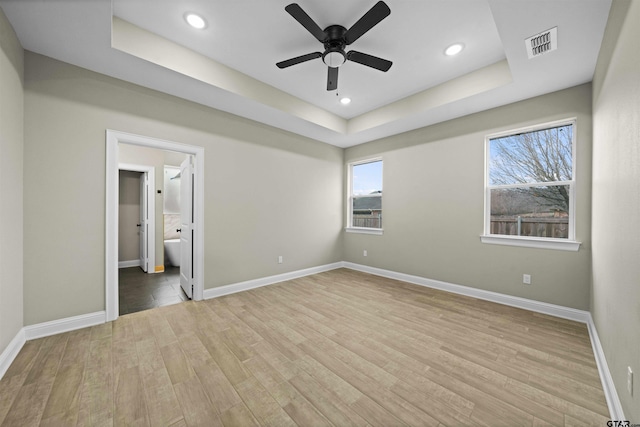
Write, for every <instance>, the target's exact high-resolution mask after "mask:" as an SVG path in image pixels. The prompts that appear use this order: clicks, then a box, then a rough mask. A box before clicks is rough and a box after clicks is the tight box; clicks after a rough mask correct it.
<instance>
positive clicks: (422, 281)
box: [344, 262, 589, 323]
mask: <svg viewBox="0 0 640 427" xmlns="http://www.w3.org/2000/svg"><path fill="white" fill-rule="evenodd" d="M344 267H345V268H350V269H352V270H357V271H362V272H364V273H369V274H374V275H376V276H382V277H387V278H389V279H395V280H401V281H403V282H408V283H413V284H414V285H420V286H426V287H428V288H433V289H440V290H442V291H447V292H451V293H454V294H459V295H465V296H468V297H473V298H477V299H482V300H486V301H492V302H496V303H498V304H503V305H508V306H511V307H517V308H522V309H525V310H529V311H534V312H536V313H543V314H548V315H550V316H555V317H561V318H563V319H569V320H575V321H576V322H581V323H587V320H588V317H589V312H588V311H585V310H577V309H575V308H570V307H563V306H561V305H556V304H549V303H546V302H541V301H535V300H530V299H527V298H520V297H514V296H511V295H505V294H500V293H497V292H491V291H485V290H483V289H476V288H471V287H469V286H463V285H455V284H453V283H447V282H441V281H439V280H432V279H426V278H424V277H420V276H413V275H411V274H405V273H397V272H395V271H390V270H383V269H381V268H376V267H369V266H366V265H360V264H354V263H352V262H344Z"/></svg>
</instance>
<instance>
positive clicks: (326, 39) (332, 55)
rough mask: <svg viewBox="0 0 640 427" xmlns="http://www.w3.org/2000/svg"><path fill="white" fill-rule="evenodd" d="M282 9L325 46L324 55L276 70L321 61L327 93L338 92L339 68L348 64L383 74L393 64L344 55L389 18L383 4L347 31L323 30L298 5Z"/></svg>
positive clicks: (282, 64)
mask: <svg viewBox="0 0 640 427" xmlns="http://www.w3.org/2000/svg"><path fill="white" fill-rule="evenodd" d="M284 9H285V10H286V11H287V12H288V13H289V15H291V16H292V17H293V18H294V19H295V20H296V21H298V22H299V23H300V25H302V26H303V27H304V28H305V29H306V30H307V31H309V33H311V35H313V36H314V37H315V38H316V39H317V40H318V41H319V42H320V43H322V44H323V45H324V52H312V53H308V54H306V55H301V56H297V57H295V58H291V59H287V60H286V61H281V62H278V63H277V64H276V66H277V67H278V68H281V69H282V68H287V67H290V66H292V65H296V64H300V63H302V62H306V61H310V60H312V59H316V58H322V62H324V64H325V65H327V67H328V72H327V90H336V89H338V68H339V67H340V66H342V65H343V64H344V63H345V62H347V61H352V62H357V63H359V64H361V65H365V66H367V67H370V68H374V69H376V70H380V71H383V72H386V71H388V70H389V68H391V65H392V64H393V63H392V62H391V61H387V60H386V59H382V58H378V57H376V56H373V55H369V54H366V53H362V52H357V51H355V50H351V51H349V52H346V51H345V48H346V46H348V45H350V44H351V43H353V42H355V41H356V40H358V39H359V38H360V37H362V36H363V35H364V34H365V33H366V32H367V31H369V30H370V29H371V28H373V27H374V26H376V25H377V24H378V23H380V21H382V20H383V19H384V18H386V17H387V16H389V15H390V14H391V10H390V9H389V6H387V5H386V3H385V2H383V1H379V2H378V3H376V4H375V5H374V6H373V7H372V8H371V9H369V11H368V12H367V13H365V14H364V15H363V16H362V18H360V19H359V20H358V21H357V22H356V23H355V24H353V26H351V28H349V29H346V28H345V27H343V26H342V25H330V26H328V27H327V28H325V29H324V30H322V29H321V28H320V27H319V26H318V24H316V23H315V21H314V20H313V19H311V17H310V16H309V15H307V13H306V12H305V11H304V10H303V9H302V8H301V7H300V6H299V5H298V4H297V3H291V4H290V5H288V6H287V7H285V8H284Z"/></svg>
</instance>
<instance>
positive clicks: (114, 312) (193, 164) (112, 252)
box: [105, 130, 204, 321]
mask: <svg viewBox="0 0 640 427" xmlns="http://www.w3.org/2000/svg"><path fill="white" fill-rule="evenodd" d="M121 144H128V145H133V146H139V147H147V148H154V149H159V150H164V151H173V152H178V153H183V154H186V155H188V156H187V158H188V159H189V162H188V165H184V166H185V167H187V166H188V169H189V170H185V174H186V176H189V177H190V178H191V179H189V180H188V184H190V188H189V190H190V191H188V193H189V194H190V196H191V197H190V201H189V202H190V204H191V205H190V208H191V209H190V212H189V213H190V215H189V218H188V221H187V222H186V223H185V224H184V225H185V227H184V228H186V229H187V230H188V235H187V236H186V238H185V239H184V240H185V245H188V247H189V251H188V252H187V251H184V252H183V250H182V248H181V258H182V259H184V260H185V264H186V265H187V266H188V267H189V268H188V269H185V270H186V272H185V273H184V275H185V278H184V280H186V282H185V286H183V289H185V292H186V290H189V291H191V292H190V296H191V297H192V299H194V300H201V299H202V298H203V293H204V285H203V284H204V264H203V261H204V230H203V224H204V188H203V184H204V149H203V148H202V147H196V146H191V145H185V144H180V143H176V142H171V141H165V140H159V139H155V138H149V137H145V136H140V135H133V134H127V133H123V132H117V131H111V130H107V135H106V145H107V168H106V174H107V176H106V190H107V191H106V239H105V241H106V245H105V246H106V249H105V254H106V256H105V258H106V261H105V298H106V304H105V305H106V307H105V308H106V319H107V321H111V320H115V319H116V318H117V317H118V315H119V298H118V293H119V274H118V273H119V271H118V270H119V269H118V243H119V242H118V238H119V236H118V196H119V194H118V192H119V170H120V165H119V164H118V150H119V146H120V145H121ZM129 166H130V165H129ZM181 169H182V168H181ZM185 181H186V180H185ZM151 200H152V201H155V193H153V196H152V197H151ZM150 204H151V205H153V202H151V203H150ZM149 211H150V212H151V211H153V209H149ZM181 225H182V221H181ZM151 234H153V233H148V235H149V236H150V235H151ZM185 234H186V233H185ZM181 240H182V239H181ZM149 246H150V247H152V245H149ZM148 255H149V259H153V258H152V257H151V256H150V255H151V254H150V253H149V254H148ZM150 265H151V266H152V265H153V263H151V264H150ZM150 268H151V267H150ZM181 270H182V269H181ZM150 276H155V275H154V274H151V275H150ZM181 276H182V274H181ZM181 282H183V279H182V278H181ZM187 286H188V287H187Z"/></svg>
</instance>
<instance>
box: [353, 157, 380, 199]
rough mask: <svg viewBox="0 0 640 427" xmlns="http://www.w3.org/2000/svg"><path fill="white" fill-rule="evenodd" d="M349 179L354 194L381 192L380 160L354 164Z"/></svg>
mask: <svg viewBox="0 0 640 427" xmlns="http://www.w3.org/2000/svg"><path fill="white" fill-rule="evenodd" d="M351 179H352V182H353V188H352V194H353V195H354V196H362V195H364V194H375V193H382V161H381V160H379V161H377V162H371V163H362V164H360V165H354V166H353V175H352V177H351Z"/></svg>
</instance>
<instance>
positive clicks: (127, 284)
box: [118, 267, 189, 315]
mask: <svg viewBox="0 0 640 427" xmlns="http://www.w3.org/2000/svg"><path fill="white" fill-rule="evenodd" d="M118 285H119V286H118V295H119V305H120V315H123V314H129V313H135V312H138V311H142V310H148V309H150V308H154V307H162V306H165V305H171V304H177V303H179V302H182V301H187V300H188V299H189V297H187V295H186V294H185V293H184V291H183V290H182V288H181V287H180V267H167V268H166V269H165V271H164V273H153V274H147V273H145V272H144V271H142V270H141V269H140V267H130V268H121V269H119V271H118Z"/></svg>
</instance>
